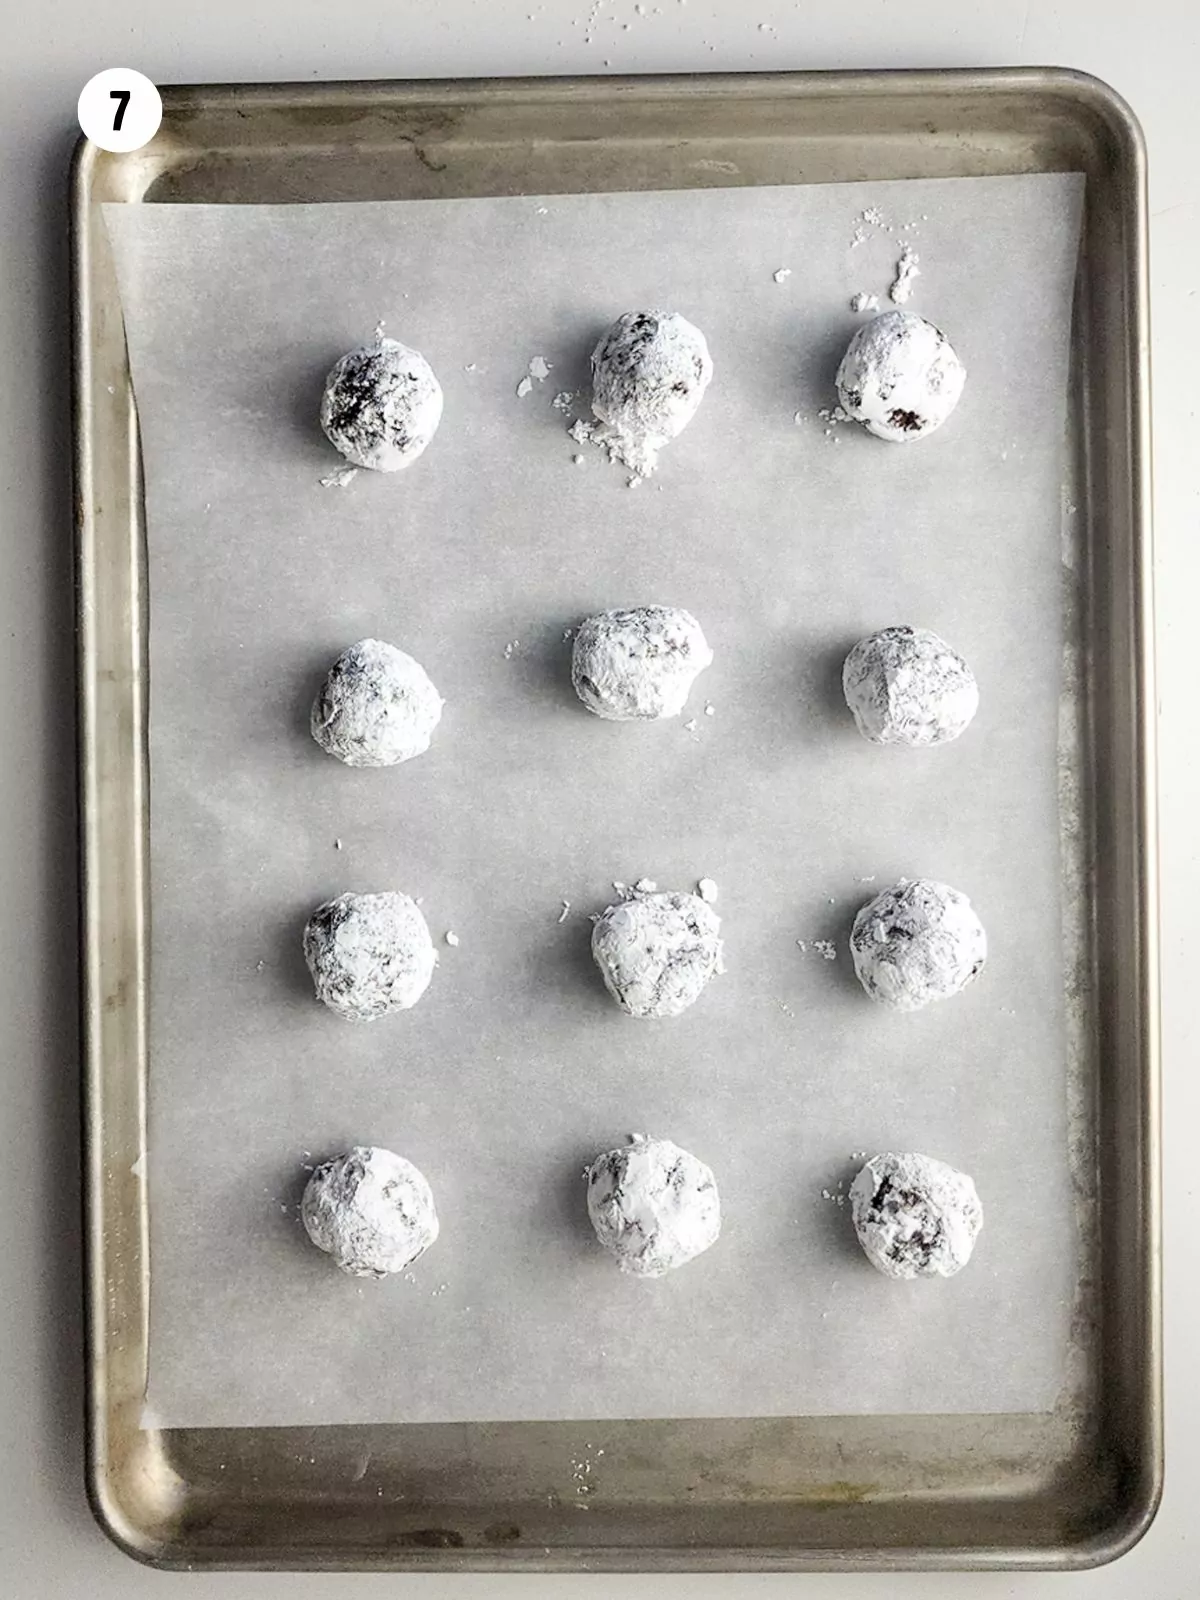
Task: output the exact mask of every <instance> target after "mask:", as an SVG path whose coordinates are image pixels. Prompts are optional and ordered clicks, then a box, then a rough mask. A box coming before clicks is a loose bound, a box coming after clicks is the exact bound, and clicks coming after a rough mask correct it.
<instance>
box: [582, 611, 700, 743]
mask: <svg viewBox="0 0 1200 1600" xmlns="http://www.w3.org/2000/svg"><path fill="white" fill-rule="evenodd" d="M712 659H713V653H712V651H711V650H710V649H709V646H708V640H707V639H706V638H705V637H704V633H703V631H702V629H701V627H700V624H699V623H698V622H697V621H696V619H695V617H693V616H692V614H691V612H690V611H680V610H678V609H677V608H676V607H674V606H636V607H634V608H633V609H632V610H629V611H602V612H601V613H600V614H599V615H598V616H595V617H589V618H588V619H587V621H586V622H585V623H583V624H582V625H581V627H580V629H579V631H578V633H577V634H576V635H575V645H574V649H573V651H572V654H571V682H572V683H573V684H574V685H575V693H576V694H577V695H578V696H579V698H580V699H581V700H582V701H583V703H584V705H585V706H586V707H587V708H588V710H589V711H594V712H595V713H596V715H597V716H598V717H604V718H606V719H607V720H608V721H609V722H638V721H656V720H658V719H660V718H663V717H677V716H678V715H679V713H680V712H681V711H682V710H683V708H684V706H685V705H686V704H687V697H688V695H689V694H690V693H691V690H692V685H693V683H695V681H696V679H697V678H698V677H699V675H700V674H701V673H702V672H703V671H704V669H705V667H708V666H711V665H712Z"/></svg>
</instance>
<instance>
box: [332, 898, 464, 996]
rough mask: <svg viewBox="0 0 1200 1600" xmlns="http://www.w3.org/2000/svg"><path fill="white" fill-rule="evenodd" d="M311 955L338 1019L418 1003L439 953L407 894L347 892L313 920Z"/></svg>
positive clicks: (431, 974) (417, 908)
mask: <svg viewBox="0 0 1200 1600" xmlns="http://www.w3.org/2000/svg"><path fill="white" fill-rule="evenodd" d="M304 959H305V960H306V961H307V962H308V970H309V972H310V973H311V974H312V980H313V987H314V988H315V990H316V994H317V999H318V1000H321V1001H323V1002H324V1003H325V1005H327V1006H328V1007H329V1009H330V1010H331V1011H336V1012H337V1014H338V1016H339V1017H346V1018H349V1019H350V1020H351V1021H354V1022H372V1021H374V1019H375V1018H376V1017H385V1016H387V1015H388V1013H389V1012H392V1011H407V1010H408V1009H409V1008H410V1007H411V1006H415V1005H416V1003H417V1001H418V1000H419V999H420V998H421V996H422V995H423V994H424V993H425V991H426V989H427V988H428V987H429V980H430V979H431V978H432V977H433V969H434V966H435V965H436V963H437V953H436V951H435V950H434V948H433V940H432V939H431V938H430V936H429V928H428V926H427V924H426V922H425V918H424V917H423V916H422V915H421V908H420V906H418V905H417V903H416V901H415V900H410V899H409V897H408V895H406V894H398V893H395V892H388V893H385V894H343V895H339V896H338V898H337V899H336V900H329V901H327V902H326V903H325V904H324V905H323V906H318V907H317V909H316V910H315V911H314V912H313V914H312V916H311V917H310V918H309V919H308V926H307V927H306V928H305V930H304Z"/></svg>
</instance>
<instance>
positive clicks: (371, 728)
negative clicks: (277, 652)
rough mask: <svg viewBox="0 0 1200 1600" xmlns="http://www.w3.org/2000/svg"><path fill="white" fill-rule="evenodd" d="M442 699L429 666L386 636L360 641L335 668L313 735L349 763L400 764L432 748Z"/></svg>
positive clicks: (316, 711) (315, 713)
mask: <svg viewBox="0 0 1200 1600" xmlns="http://www.w3.org/2000/svg"><path fill="white" fill-rule="evenodd" d="M441 716H442V697H441V695H440V694H439V693H438V692H437V690H436V689H435V688H434V686H433V684H432V683H431V682H430V681H429V676H428V674H427V673H426V671H425V669H424V667H422V666H421V664H420V663H419V662H417V661H414V660H413V658H412V657H411V656H409V655H405V653H404V651H403V650H397V649H396V647H395V645H392V644H385V643H384V642H383V640H382V639H360V640H359V642H358V644H353V645H351V646H350V648H349V649H348V650H346V651H344V652H343V653H342V654H341V655H340V656H339V657H338V659H337V660H336V661H335V662H334V664H333V666H332V667H331V668H330V669H329V676H328V677H327V678H326V679H325V684H324V687H323V688H322V690H321V692H320V694H319V695H318V696H317V698H316V700H315V701H314V702H313V708H312V719H311V726H312V736H313V738H314V739H315V740H316V741H317V743H318V744H319V745H320V746H321V749H322V750H327V751H328V752H329V754H330V755H331V756H336V757H337V759H338V760H339V761H344V762H345V763H346V765H347V766H348V767H394V766H396V765H397V764H398V763H399V762H401V761H411V760H412V758H413V757H414V756H419V755H420V754H421V753H422V751H424V750H428V749H429V743H430V740H431V739H432V738H433V730H434V729H435V728H436V727H437V725H438V723H439V721H440V720H441Z"/></svg>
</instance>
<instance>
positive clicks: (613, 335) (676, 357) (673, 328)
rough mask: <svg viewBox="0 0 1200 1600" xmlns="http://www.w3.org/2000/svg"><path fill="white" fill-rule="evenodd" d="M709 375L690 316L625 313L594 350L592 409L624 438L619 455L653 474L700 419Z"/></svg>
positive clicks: (699, 336)
mask: <svg viewBox="0 0 1200 1600" xmlns="http://www.w3.org/2000/svg"><path fill="white" fill-rule="evenodd" d="M711 377H712V357H711V356H710V355H709V353H708V344H707V342H706V340H705V338H704V335H703V334H702V333H701V332H700V329H699V328H696V327H693V325H692V324H691V323H690V322H689V321H688V320H687V318H686V317H681V316H680V315H679V313H678V312H677V311H627V312H626V313H625V315H624V316H623V317H618V318H617V320H616V321H615V322H614V323H613V325H612V327H611V328H609V329H608V331H607V332H606V333H605V334H604V336H603V337H602V338H601V340H600V342H599V344H598V345H597V346H596V348H595V349H594V350H593V351H592V410H593V411H594V412H595V414H596V415H597V416H598V417H599V418H600V420H601V422H603V423H604V424H605V425H606V427H607V428H608V429H609V430H611V433H612V434H615V435H616V436H617V437H618V439H619V440H621V441H623V448H622V449H621V450H620V451H618V452H617V453H618V454H619V455H620V458H621V459H622V460H623V461H625V462H626V464H627V465H628V466H630V467H632V468H633V469H634V471H636V472H640V473H643V474H645V473H649V472H652V471H653V470H654V467H655V465H656V462H657V456H658V452H659V450H660V449H661V448H662V446H663V445H665V444H666V443H668V441H669V440H671V439H674V438H675V437H676V436H677V435H678V434H680V433H682V432H683V430H684V428H686V427H687V425H688V423H689V422H690V421H691V420H692V418H693V417H694V416H695V415H696V410H697V408H698V407H699V405H700V401H701V400H702V399H703V398H704V391H705V389H707V388H708V383H709V379H710V378H711Z"/></svg>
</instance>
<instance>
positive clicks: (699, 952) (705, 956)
mask: <svg viewBox="0 0 1200 1600" xmlns="http://www.w3.org/2000/svg"><path fill="white" fill-rule="evenodd" d="M592 955H593V956H594V957H595V961H596V965H597V966H598V967H599V968H600V972H601V976H602V977H603V978H604V982H605V985H606V987H607V989H608V992H609V994H611V995H612V997H613V999H614V1000H615V1001H616V1002H617V1004H618V1005H619V1006H620V1007H621V1010H622V1011H625V1012H627V1013H628V1014H629V1015H630V1016H631V1017H677V1016H679V1015H680V1013H681V1012H683V1011H686V1010H687V1008H688V1007H689V1006H690V1005H692V1004H693V1003H694V1002H695V1001H696V1000H698V999H699V997H700V994H701V992H702V991H703V989H704V987H705V985H706V984H707V983H708V981H709V979H710V978H711V977H712V976H713V974H714V973H717V972H719V971H720V970H721V919H720V917H718V915H717V913H716V912H715V911H714V910H713V908H712V906H711V905H709V904H708V902H707V901H705V900H702V899H701V898H700V896H699V895H696V894H675V893H671V894H666V893H648V894H643V893H640V892H635V893H634V894H632V895H630V896H629V897H628V898H627V899H624V900H619V901H618V902H617V903H616V904H615V905H611V906H609V908H608V910H607V911H605V912H604V914H603V916H600V917H598V918H597V919H596V923H595V926H594V927H593V929H592Z"/></svg>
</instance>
